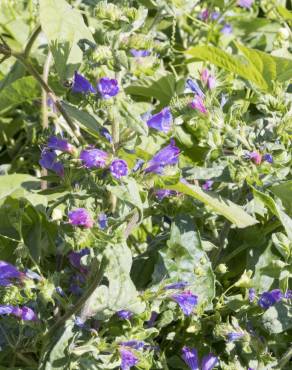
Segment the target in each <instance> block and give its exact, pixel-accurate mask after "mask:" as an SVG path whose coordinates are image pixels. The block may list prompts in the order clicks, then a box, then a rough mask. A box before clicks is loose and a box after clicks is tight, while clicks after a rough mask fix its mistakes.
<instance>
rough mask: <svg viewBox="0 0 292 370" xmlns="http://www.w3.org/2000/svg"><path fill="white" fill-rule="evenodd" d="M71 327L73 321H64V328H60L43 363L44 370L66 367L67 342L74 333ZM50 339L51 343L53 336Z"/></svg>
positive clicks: (58, 369) (67, 362)
mask: <svg viewBox="0 0 292 370" xmlns="http://www.w3.org/2000/svg"><path fill="white" fill-rule="evenodd" d="M73 328H74V322H73V321H71V320H68V321H66V324H65V328H61V329H60V331H59V337H58V339H57V341H56V342H55V343H54V345H53V347H52V349H51V351H50V353H49V354H48V360H47V361H46V363H45V364H44V370H61V369H66V368H68V365H69V361H70V356H69V344H70V342H71V340H72V337H73V335H74V331H73ZM50 339H51V343H52V340H54V338H50Z"/></svg>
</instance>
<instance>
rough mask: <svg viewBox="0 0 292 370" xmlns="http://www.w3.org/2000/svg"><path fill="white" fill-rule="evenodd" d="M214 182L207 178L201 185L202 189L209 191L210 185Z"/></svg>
mask: <svg viewBox="0 0 292 370" xmlns="http://www.w3.org/2000/svg"><path fill="white" fill-rule="evenodd" d="M213 184H214V181H213V180H207V181H206V182H205V183H204V184H203V185H202V189H204V190H206V191H209V190H211V189H212V186H213Z"/></svg>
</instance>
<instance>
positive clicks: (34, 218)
mask: <svg viewBox="0 0 292 370" xmlns="http://www.w3.org/2000/svg"><path fill="white" fill-rule="evenodd" d="M21 235H22V238H23V242H24V244H25V245H26V246H27V248H28V250H29V253H30V255H31V256H32V258H33V260H34V261H36V262H37V263H38V262H39V260H40V257H41V249H42V239H41V237H42V217H41V215H40V214H39V212H38V211H37V210H36V209H35V208H34V207H33V206H31V205H27V206H26V207H25V209H24V212H23V214H22V217H21Z"/></svg>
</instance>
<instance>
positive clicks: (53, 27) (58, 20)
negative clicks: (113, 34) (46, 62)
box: [40, 0, 94, 80]
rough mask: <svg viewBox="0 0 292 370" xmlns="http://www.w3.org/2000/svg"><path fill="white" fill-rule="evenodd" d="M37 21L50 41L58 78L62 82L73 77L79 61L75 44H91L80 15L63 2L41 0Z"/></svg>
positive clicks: (80, 58) (80, 60) (77, 47)
mask: <svg viewBox="0 0 292 370" xmlns="http://www.w3.org/2000/svg"><path fill="white" fill-rule="evenodd" d="M40 22H41V26H42V30H43V31H44V33H45V35H46V37H47V38H48V40H49V44H50V49H51V51H52V54H53V57H54V60H55V65H56V69H57V72H58V74H59V77H60V78H61V79H62V80H65V79H68V78H70V77H72V75H73V73H74V71H75V70H77V69H78V67H79V66H80V64H81V62H82V56H83V54H82V51H81V49H80V47H79V46H78V42H80V41H81V40H87V41H89V42H91V43H94V39H93V37H92V34H91V32H90V31H89V29H88V28H87V27H86V25H85V23H84V21H83V18H82V15H81V14H80V13H79V12H78V11H77V10H76V9H73V8H72V6H71V5H69V4H68V3H67V2H66V1H65V0H40Z"/></svg>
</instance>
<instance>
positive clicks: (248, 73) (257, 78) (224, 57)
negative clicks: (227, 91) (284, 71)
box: [186, 46, 271, 90]
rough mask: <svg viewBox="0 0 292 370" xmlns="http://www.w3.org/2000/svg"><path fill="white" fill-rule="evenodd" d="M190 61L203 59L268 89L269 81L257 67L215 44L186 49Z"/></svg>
mask: <svg viewBox="0 0 292 370" xmlns="http://www.w3.org/2000/svg"><path fill="white" fill-rule="evenodd" d="M186 54H187V55H190V56H192V57H193V58H191V60H190V61H193V60H194V59H196V60H204V61H206V62H210V63H212V64H215V65H216V66H218V67H221V68H224V69H226V70H227V71H229V72H232V73H235V74H238V75H239V76H241V77H243V78H245V79H247V80H249V81H251V82H253V83H254V84H256V85H257V86H258V87H259V88H260V89H262V90H268V88H269V87H270V85H271V81H266V80H265V79H264V77H263V76H262V75H261V73H260V72H259V71H258V70H257V68H256V67H255V66H254V65H253V64H251V63H250V62H249V61H248V60H242V59H240V58H239V57H236V56H234V55H230V54H228V53H226V52H225V51H223V50H221V49H219V48H217V47H215V46H195V47H192V48H190V49H188V50H187V51H186Z"/></svg>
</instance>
